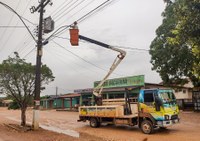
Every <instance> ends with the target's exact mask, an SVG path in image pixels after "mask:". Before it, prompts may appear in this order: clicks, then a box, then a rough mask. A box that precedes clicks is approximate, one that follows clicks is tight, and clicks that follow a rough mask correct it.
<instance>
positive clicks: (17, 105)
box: [8, 101, 20, 110]
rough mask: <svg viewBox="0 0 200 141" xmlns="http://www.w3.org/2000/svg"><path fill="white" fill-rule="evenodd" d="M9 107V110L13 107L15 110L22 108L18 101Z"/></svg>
mask: <svg viewBox="0 0 200 141" xmlns="http://www.w3.org/2000/svg"><path fill="white" fill-rule="evenodd" d="M8 109H9V110H10V109H13V110H16V109H20V107H19V104H18V102H16V101H13V102H12V103H11V104H10V105H9V106H8Z"/></svg>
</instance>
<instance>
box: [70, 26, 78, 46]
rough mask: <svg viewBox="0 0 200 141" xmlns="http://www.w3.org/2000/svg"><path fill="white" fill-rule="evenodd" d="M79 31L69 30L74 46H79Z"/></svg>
mask: <svg viewBox="0 0 200 141" xmlns="http://www.w3.org/2000/svg"><path fill="white" fill-rule="evenodd" d="M78 32H79V30H78V29H75V28H72V29H69V33H70V43H71V45H72V46H78V41H79V34H78Z"/></svg>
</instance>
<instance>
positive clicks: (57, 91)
mask: <svg viewBox="0 0 200 141" xmlns="http://www.w3.org/2000/svg"><path fill="white" fill-rule="evenodd" d="M57 108H58V87H56V109H57Z"/></svg>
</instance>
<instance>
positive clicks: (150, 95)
mask: <svg viewBox="0 0 200 141" xmlns="http://www.w3.org/2000/svg"><path fill="white" fill-rule="evenodd" d="M153 101H154V100H153V93H145V94H144V102H153Z"/></svg>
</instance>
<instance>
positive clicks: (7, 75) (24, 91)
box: [0, 52, 54, 110]
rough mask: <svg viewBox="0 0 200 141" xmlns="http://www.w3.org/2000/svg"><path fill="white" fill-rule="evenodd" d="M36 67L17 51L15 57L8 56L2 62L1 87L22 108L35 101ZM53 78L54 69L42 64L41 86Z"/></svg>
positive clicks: (0, 70)
mask: <svg viewBox="0 0 200 141" xmlns="http://www.w3.org/2000/svg"><path fill="white" fill-rule="evenodd" d="M35 68H36V67H35V66H34V65H32V64H31V63H27V62H25V60H24V59H21V58H20V57H19V55H18V53H16V52H15V57H13V58H12V57H8V59H6V60H4V61H3V62H2V64H0V88H1V89H2V91H3V93H5V94H6V95H7V96H8V97H9V98H10V99H12V100H14V101H15V102H16V103H17V104H18V105H19V107H20V108H21V110H26V108H27V106H28V105H30V103H31V102H32V101H33V95H34V89H35ZM53 80H54V76H53V73H52V71H51V70H50V69H49V68H48V67H47V66H46V65H42V66H41V87H42V86H43V85H45V84H48V83H50V82H52V81H53ZM14 105H15V103H14ZM14 105H13V106H14Z"/></svg>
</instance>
